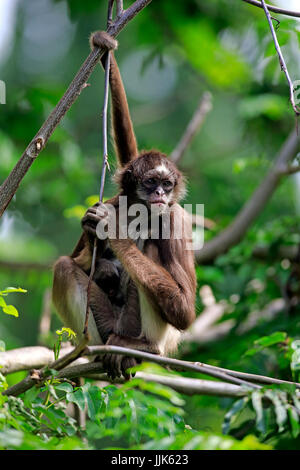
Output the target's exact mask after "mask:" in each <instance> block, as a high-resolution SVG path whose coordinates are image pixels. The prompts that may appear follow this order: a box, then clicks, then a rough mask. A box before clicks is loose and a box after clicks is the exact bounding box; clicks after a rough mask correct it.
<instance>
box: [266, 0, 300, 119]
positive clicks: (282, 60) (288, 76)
mask: <svg viewBox="0 0 300 470" xmlns="http://www.w3.org/2000/svg"><path fill="white" fill-rule="evenodd" d="M261 3H262V6H263V9H264V12H265V14H266V17H267V20H268V23H269V26H270V30H271V34H272V37H273V41H274V45H275V49H276V52H277V54H278V57H279V63H280V67H281V70H283V72H284V74H285V76H286V79H287V82H288V85H289V89H290V102H291V105H292V107H293V110H294V112H295V114H296V116H299V114H300V112H299V109H298V108H297V106H296V103H295V97H294V85H293V82H292V80H291V77H290V74H289V71H288V69H287V66H286V63H285V60H284V57H283V55H282V52H281V49H280V46H279V42H278V39H277V36H276V32H275V29H274V26H273V23H272V18H271V15H270V13H269V10H268V8H267V5H266V3H265V0H261Z"/></svg>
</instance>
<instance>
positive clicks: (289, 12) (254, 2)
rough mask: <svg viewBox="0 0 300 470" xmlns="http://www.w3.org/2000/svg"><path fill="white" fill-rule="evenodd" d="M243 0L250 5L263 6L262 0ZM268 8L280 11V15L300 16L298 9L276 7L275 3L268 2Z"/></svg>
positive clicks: (274, 11) (275, 11) (276, 11)
mask: <svg viewBox="0 0 300 470" xmlns="http://www.w3.org/2000/svg"><path fill="white" fill-rule="evenodd" d="M242 1H243V2H246V3H249V4H250V5H254V6H256V7H259V8H263V5H262V3H261V2H260V1H257V0H242ZM267 8H268V10H270V11H273V13H279V14H280V15H287V16H293V17H295V18H300V12H298V11H292V10H285V9H283V8H279V7H275V6H273V5H268V4H267Z"/></svg>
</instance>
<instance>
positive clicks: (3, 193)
mask: <svg viewBox="0 0 300 470" xmlns="http://www.w3.org/2000/svg"><path fill="white" fill-rule="evenodd" d="M151 1H152V0H136V1H135V2H134V4H133V5H131V6H130V7H129V8H127V10H124V11H123V14H122V15H121V16H120V17H118V18H117V19H116V21H114V22H113V23H112V24H111V25H110V26H109V27H108V29H107V32H108V33H109V34H110V35H111V36H112V37H116V36H117V35H118V34H119V33H120V31H121V30H122V29H123V28H124V27H125V26H126V25H127V23H128V22H129V21H130V20H132V19H133V18H134V17H135V16H136V15H137V14H138V13H139V12H140V11H141V10H142V9H143V8H145V7H146V6H147V5H148V4H149V3H151ZM104 53H105V50H104V49H100V48H97V47H95V48H94V49H93V50H92V51H91V53H90V54H89V56H88V57H87V59H86V61H85V62H84V64H83V65H82V66H81V68H80V70H79V71H78V73H77V74H76V76H75V78H74V79H73V81H72V82H71V84H70V86H69V88H68V89H67V91H66V92H65V94H64V95H63V97H62V98H61V100H60V101H59V103H58V104H57V106H56V107H55V108H54V110H53V111H52V113H51V114H50V116H49V117H48V119H47V120H46V121H45V123H44V124H43V126H42V127H41V129H40V130H39V131H38V133H37V134H36V135H35V137H34V138H33V139H32V141H31V142H30V144H29V145H28V147H27V148H26V150H25V152H24V153H23V155H22V156H21V158H20V160H19V161H18V163H17V164H16V166H15V167H14V169H13V170H12V171H11V173H10V174H9V175H8V177H7V178H6V180H5V181H4V182H3V183H2V185H1V186H0V217H1V216H2V214H3V213H4V211H5V210H6V208H7V206H8V205H9V203H10V201H11V199H12V198H13V196H14V194H15V193H16V191H17V189H18V187H19V185H20V183H21V181H22V179H23V178H24V176H25V175H26V173H27V172H28V170H29V169H30V167H31V165H32V163H33V162H34V161H35V159H36V158H37V156H38V155H39V154H40V152H41V151H42V149H43V148H44V147H45V145H46V144H47V142H48V140H49V138H50V137H51V135H52V134H53V132H54V130H55V129H56V127H57V126H58V124H59V123H60V121H61V120H62V118H63V117H64V116H65V114H66V113H67V111H68V110H69V108H70V107H71V106H72V104H73V103H74V102H75V101H76V99H77V98H78V96H79V95H80V93H81V91H82V90H83V89H84V88H85V86H86V81H87V79H88V78H89V76H90V75H91V73H92V71H93V70H94V68H95V66H96V65H97V63H98V62H99V60H100V58H101V57H102V55H103V54H104Z"/></svg>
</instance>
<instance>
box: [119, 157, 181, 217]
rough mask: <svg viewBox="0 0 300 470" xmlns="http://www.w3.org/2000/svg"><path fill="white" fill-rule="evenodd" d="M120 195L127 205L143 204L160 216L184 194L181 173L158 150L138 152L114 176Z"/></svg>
mask: <svg viewBox="0 0 300 470" xmlns="http://www.w3.org/2000/svg"><path fill="white" fill-rule="evenodd" d="M116 180H117V182H118V184H119V186H120V189H121V191H122V195H125V196H127V197H128V200H129V202H130V203H136V202H140V203H144V204H146V205H147V207H148V208H149V209H150V208H151V209H154V210H155V211H157V212H158V213H163V212H164V211H165V210H166V209H167V208H168V207H169V206H171V205H172V204H174V203H175V202H178V201H179V200H180V199H181V198H182V197H183V196H184V194H185V183H184V178H183V175H182V173H181V172H180V171H179V170H178V169H177V167H176V165H174V163H173V162H172V161H171V160H169V159H168V158H167V156H166V155H164V154H162V153H161V152H159V151H156V150H151V151H148V152H147V151H145V152H143V153H141V154H140V155H139V156H138V157H137V158H135V159H134V160H132V161H131V162H129V163H128V164H127V165H126V166H125V167H124V168H123V169H122V170H120V171H119V172H118V174H117V175H116Z"/></svg>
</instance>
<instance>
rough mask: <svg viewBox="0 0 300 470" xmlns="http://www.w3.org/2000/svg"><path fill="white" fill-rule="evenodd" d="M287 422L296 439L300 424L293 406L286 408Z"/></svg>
mask: <svg viewBox="0 0 300 470" xmlns="http://www.w3.org/2000/svg"><path fill="white" fill-rule="evenodd" d="M287 413H288V417H289V422H290V425H291V431H292V436H293V438H294V439H296V438H297V437H298V436H299V432H300V426H299V416H298V413H297V411H296V410H295V408H293V407H292V406H289V407H288V409H287Z"/></svg>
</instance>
